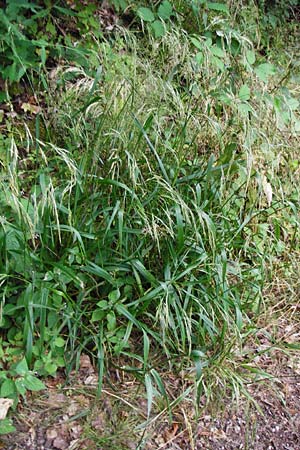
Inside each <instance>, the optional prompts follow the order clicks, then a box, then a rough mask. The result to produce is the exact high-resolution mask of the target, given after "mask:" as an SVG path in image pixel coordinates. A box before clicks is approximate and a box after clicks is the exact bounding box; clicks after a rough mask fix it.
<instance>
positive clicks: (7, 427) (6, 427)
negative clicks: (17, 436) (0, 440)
mask: <svg viewBox="0 0 300 450" xmlns="http://www.w3.org/2000/svg"><path fill="white" fill-rule="evenodd" d="M14 431H16V428H15V427H14V426H13V422H12V420H11V419H3V420H0V435H3V434H8V433H13V432H14Z"/></svg>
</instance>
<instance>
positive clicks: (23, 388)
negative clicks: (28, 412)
mask: <svg viewBox="0 0 300 450" xmlns="http://www.w3.org/2000/svg"><path fill="white" fill-rule="evenodd" d="M15 386H16V389H17V391H18V392H19V394H21V395H23V396H24V395H25V394H26V386H25V382H24V378H23V377H22V378H18V379H17V380H16V381H15Z"/></svg>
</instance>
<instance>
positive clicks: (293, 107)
mask: <svg viewBox="0 0 300 450" xmlns="http://www.w3.org/2000/svg"><path fill="white" fill-rule="evenodd" d="M286 103H287V105H288V106H289V108H290V109H291V110H292V111H295V110H296V109H298V108H299V101H298V100H297V99H296V98H293V97H291V98H289V99H288V100H287V101H286Z"/></svg>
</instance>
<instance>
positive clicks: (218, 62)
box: [211, 56, 225, 71]
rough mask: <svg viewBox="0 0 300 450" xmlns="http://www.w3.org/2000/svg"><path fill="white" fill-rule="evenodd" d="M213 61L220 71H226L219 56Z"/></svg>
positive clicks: (214, 57)
mask: <svg viewBox="0 0 300 450" xmlns="http://www.w3.org/2000/svg"><path fill="white" fill-rule="evenodd" d="M211 60H212V62H213V64H214V65H215V66H216V67H218V69H220V70H221V71H223V70H224V68H225V66H224V63H223V61H222V60H221V59H220V58H218V57H217V56H212V58H211Z"/></svg>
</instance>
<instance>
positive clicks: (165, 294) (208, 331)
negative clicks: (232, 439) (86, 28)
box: [0, 22, 299, 416]
mask: <svg viewBox="0 0 300 450" xmlns="http://www.w3.org/2000/svg"><path fill="white" fill-rule="evenodd" d="M225 25H226V24H225V22H224V23H223V22H222V23H216V24H213V23H212V25H211V27H212V29H214V27H217V26H219V27H221V28H222V27H223V30H224V33H223V40H222V45H221V46H220V47H218V50H216V47H215V46H213V45H212V44H211V43H209V45H208V44H207V43H205V39H204V37H202V38H200V37H199V36H198V37H196V36H195V37H193V39H194V42H193V40H191V36H188V35H187V33H186V32H185V31H183V30H181V29H174V30H172V32H170V33H167V34H166V35H165V36H164V37H163V38H162V41H161V44H160V46H158V45H157V43H156V42H152V43H151V44H148V47H147V49H144V48H142V47H141V46H140V44H139V43H138V42H137V41H136V39H135V37H134V36H133V35H132V34H130V33H127V32H126V33H125V32H121V31H120V34H119V37H118V38H117V40H116V42H115V47H113V46H111V45H109V44H108V43H104V44H103V43H102V44H99V56H98V57H99V64H101V70H99V71H98V72H97V74H96V77H95V78H92V77H89V76H88V75H87V74H86V73H85V72H84V70H83V69H80V68H78V69H75V68H61V72H59V71H58V73H57V77H59V78H58V80H59V79H60V80H64V83H65V86H64V87H61V88H60V92H59V93H58V94H57V93H56V92H55V90H52V91H50V94H49V95H50V98H49V100H48V101H49V102H52V104H53V109H52V112H51V110H50V111H49V113H48V115H47V116H46V117H45V123H44V124H43V123H42V122H41V121H40V120H39V118H37V120H36V127H35V128H36V129H35V132H33V131H32V130H31V131H30V130H29V128H27V133H26V134H25V137H23V140H22V139H20V138H18V139H17V138H16V139H14V137H13V136H12V137H11V138H10V139H9V145H7V154H6V156H5V158H3V163H2V164H3V170H2V172H1V189H2V190H1V198H0V200H1V210H2V216H1V232H0V245H1V273H2V275H1V298H2V309H1V311H2V313H1V314H2V324H3V327H4V330H5V333H6V338H7V339H8V341H11V342H16V341H17V342H19V341H22V340H23V346H24V348H25V353H26V358H27V360H28V362H29V363H31V364H33V365H34V368H35V370H36V371H38V372H39V373H41V374H55V372H56V370H57V368H58V367H59V366H66V368H67V372H70V371H71V369H72V368H73V367H74V366H76V364H78V361H79V355H80V354H81V352H85V353H89V354H90V355H92V356H93V357H94V358H95V361H96V362H97V364H98V368H99V375H100V387H101V381H102V377H103V374H104V371H105V365H106V364H109V361H113V363H114V364H115V365H116V366H118V365H122V367H123V369H125V370H131V371H133V372H134V373H135V374H136V375H137V377H139V378H140V379H142V380H144V381H145V385H146V390H147V395H148V416H149V415H150V410H151V406H152V402H153V400H154V397H155V395H157V392H160V394H161V395H163V396H165V397H167V394H166V391H165V389H164V386H163V383H162V380H161V377H160V374H159V371H157V370H156V369H155V367H153V366H152V357H153V355H154V354H155V353H158V352H161V351H162V352H164V354H165V355H166V357H167V358H166V361H168V362H169V363H170V364H171V365H172V363H173V368H174V370H175V368H176V367H181V368H184V369H186V368H190V367H195V380H196V385H197V388H198V400H199V399H200V397H201V395H202V394H205V395H206V396H207V398H214V394H213V389H212V387H213V386H215V385H218V386H220V387H224V391H226V389H227V387H228V386H229V385H231V386H232V388H233V392H234V393H235V395H236V396H238V392H239V390H242V391H243V392H246V391H245V389H244V382H245V380H247V377H248V376H250V375H251V373H250V372H249V371H248V372H247V373H246V369H247V364H244V366H243V365H240V364H239V363H238V362H237V361H240V358H241V347H240V346H241V344H242V342H243V340H244V339H246V337H247V336H249V335H251V334H253V333H255V327H256V319H257V317H259V315H260V314H261V312H262V311H263V307H264V302H265V299H264V297H263V286H264V282H265V280H266V279H270V276H271V274H272V267H273V264H274V261H275V260H277V258H281V257H284V256H283V255H284V254H285V252H286V251H287V250H288V249H290V248H295V247H297V238H298V223H299V221H298V217H297V204H298V188H297V186H296V183H295V178H294V177H296V176H297V170H298V169H297V167H298V159H297V157H296V156H293V158H294V159H293V161H294V166H292V165H291V163H290V160H289V159H287V155H288V154H289V152H290V151H291V148H292V146H295V145H297V134H296V132H294V131H293V130H294V128H293V127H297V126H298V125H297V124H299V122H298V119H297V105H296V103H295V102H294V103H293V98H294V97H293V92H292V91H288V90H287V88H286V90H285V91H284V90H282V92H281V93H280V94H278V95H277V97H276V96H274V95H272V92H273V90H277V89H279V88H278V87H277V84H276V83H277V82H278V79H281V78H282V76H281V75H282V74H279V76H274V75H273V71H272V70H273V69H272V70H271V69H270V68H269V70H270V73H268V74H267V75H268V76H267V75H266V74H264V73H263V74H262V75H261V74H260V73H259V72H258V74H257V72H255V68H254V66H253V63H252V62H251V58H252V57H253V45H252V43H251V41H250V40H249V39H248V38H247V37H243V36H241V35H240V34H239V33H238V32H237V31H234V30H233V29H232V28H230V27H229V25H228V24H227V25H226V26H225ZM195 39H196V41H195ZM233 41H234V42H238V44H239V46H240V49H239V53H238V56H235V55H233V54H232V53H231V52H230V51H229V49H230V46H231V44H232V42H233ZM195 44H196V46H195ZM197 46H198V47H201V46H202V47H203V51H202V56H201V58H202V59H201V64H199V62H198V63H197V60H195V53H197V52H198V50H199V48H197ZM199 58H200V56H199ZM249 60H250V62H249ZM261 70H262V68H261ZM269 75H270V76H269ZM259 76H260V77H259ZM272 76H273V78H272ZM268 77H269V78H268ZM267 78H268V79H267ZM241 80H243V81H241ZM52 83H55V80H54V81H53V80H52ZM242 88H243V89H242ZM45 126H46V127H47V133H46V134H47V139H42V138H41V135H42V134H43V132H44V131H43V127H45ZM288 130H289V131H288ZM287 132H289V133H290V135H289V139H288V140H285V139H284V138H283V136H285V135H286V134H285V133H287ZM16 142H17V143H16ZM24 148H25V149H26V150H24ZM293 155H295V153H294V152H293ZM293 169H294V170H293ZM291 170H292V172H293V175H292V178H294V179H291V180H289V181H288V183H287V182H286V177H287V174H288V173H291ZM271 196H272V198H271ZM20 345H21V344H20ZM124 363H125V365H124Z"/></svg>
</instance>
